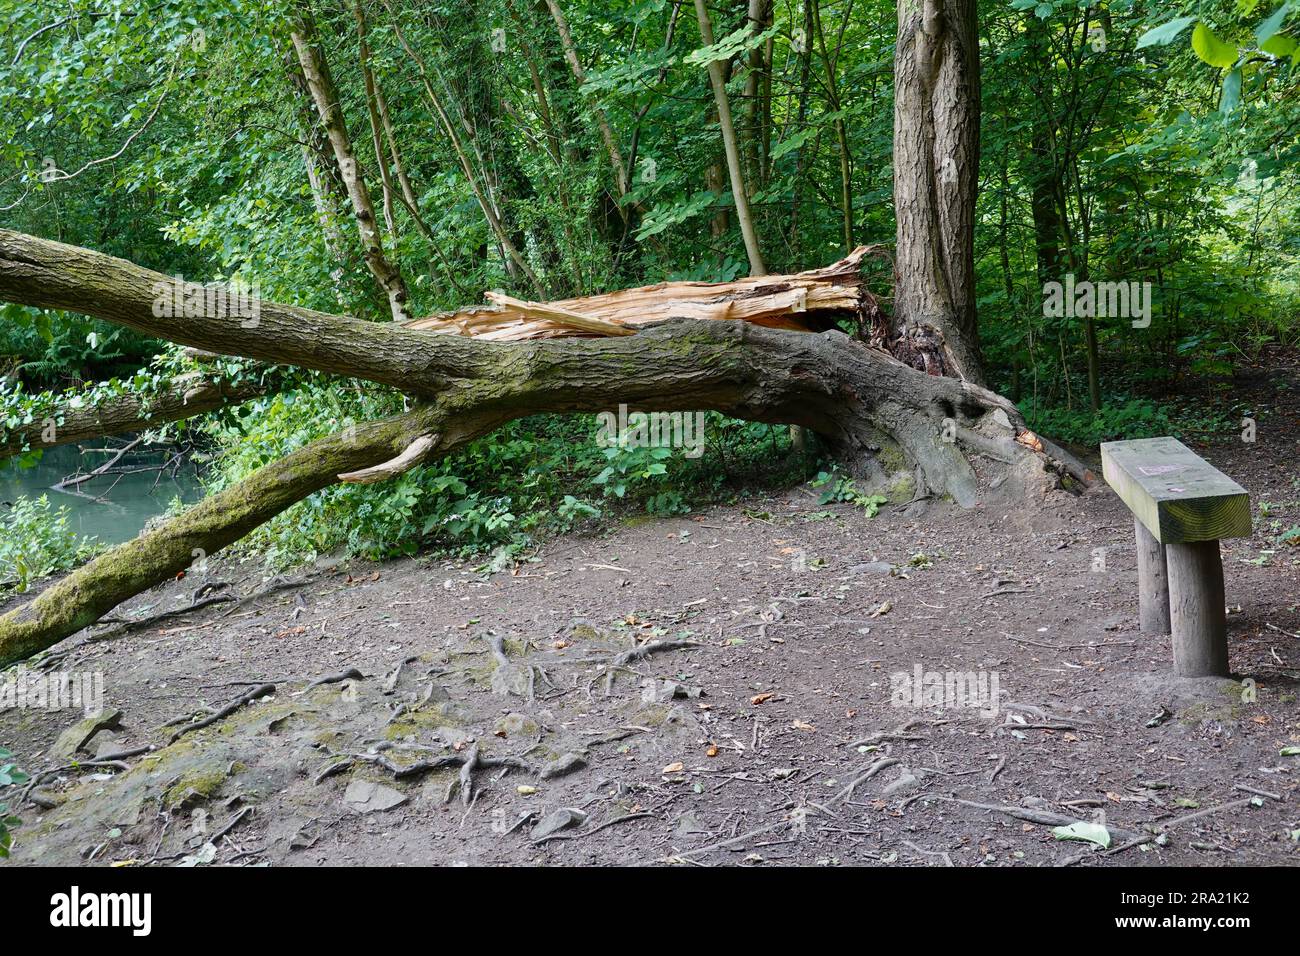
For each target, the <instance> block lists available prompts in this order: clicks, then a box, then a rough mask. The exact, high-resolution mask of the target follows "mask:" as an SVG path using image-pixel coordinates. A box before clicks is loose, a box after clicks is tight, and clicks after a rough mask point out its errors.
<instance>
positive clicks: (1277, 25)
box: [1255, 3, 1291, 48]
mask: <svg viewBox="0 0 1300 956" xmlns="http://www.w3.org/2000/svg"><path fill="white" fill-rule="evenodd" d="M1290 10H1291V4H1290V3H1284V4H1282V6H1280V7H1278V8H1277V9H1276V10H1274V11H1273V15H1272V16H1271V17H1269V18H1268V19H1267V20H1265V21H1264V22H1263V23H1261V24H1260V25H1259V26H1257V27H1256V28H1255V40H1256V41H1257V42H1258V43H1259V45H1260V47H1261V48H1263V46H1264V44H1265V43H1267V42H1268V39H1269V37H1271V36H1273V35H1274V34H1276V33H1277V32H1278V31H1279V30H1281V29H1282V21H1283V20H1285V19H1286V15H1287V14H1288V13H1289V12H1290Z"/></svg>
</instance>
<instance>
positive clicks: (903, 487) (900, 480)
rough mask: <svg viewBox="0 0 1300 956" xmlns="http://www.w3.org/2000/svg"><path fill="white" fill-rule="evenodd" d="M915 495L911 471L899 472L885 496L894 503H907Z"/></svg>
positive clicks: (913, 478) (914, 479) (914, 483)
mask: <svg viewBox="0 0 1300 956" xmlns="http://www.w3.org/2000/svg"><path fill="white" fill-rule="evenodd" d="M915 495H916V478H915V477H914V476H913V475H912V473H911V472H899V473H898V475H897V477H895V479H894V480H893V482H891V483H890V485H889V490H888V491H887V492H886V496H887V497H888V498H889V500H890V501H892V502H893V503H894V504H907V502H909V501H911V500H912V498H913V497H914V496H915Z"/></svg>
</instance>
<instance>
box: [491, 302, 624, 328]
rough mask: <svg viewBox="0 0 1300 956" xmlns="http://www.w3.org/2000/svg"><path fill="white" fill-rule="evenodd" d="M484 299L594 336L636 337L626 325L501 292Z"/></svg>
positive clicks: (528, 316)
mask: <svg viewBox="0 0 1300 956" xmlns="http://www.w3.org/2000/svg"><path fill="white" fill-rule="evenodd" d="M485 298H486V299H487V300H488V301H489V302H492V303H493V304H495V305H499V306H501V307H502V308H504V309H510V310H512V311H514V312H517V313H519V314H520V315H521V316H525V317H527V318H529V319H540V320H542V321H544V322H553V323H555V324H556V325H562V326H565V327H566V328H573V329H578V330H580V331H582V332H592V333H594V334H596V335H636V330H635V329H629V328H628V327H627V326H626V325H618V324H617V323H614V322H607V321H605V320H604V319H596V318H592V317H591V316H589V315H583V314H582V313H580V312H574V311H572V310H570V309H564V308H561V307H560V306H557V305H554V304H552V303H548V302H525V301H524V300H523V299H515V298H511V297H510V296H508V295H506V294H505V293H502V292H489V293H487V295H486V296H485Z"/></svg>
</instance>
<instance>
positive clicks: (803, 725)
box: [790, 720, 817, 730]
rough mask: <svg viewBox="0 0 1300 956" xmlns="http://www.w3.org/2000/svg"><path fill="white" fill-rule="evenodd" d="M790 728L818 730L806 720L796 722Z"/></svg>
mask: <svg viewBox="0 0 1300 956" xmlns="http://www.w3.org/2000/svg"><path fill="white" fill-rule="evenodd" d="M790 726H791V727H793V728H794V729H795V730H816V729H817V728H816V727H814V726H813V725H812V724H810V723H808V722H807V721H806V720H796V721H795V722H794V723H793V724H791V725H790Z"/></svg>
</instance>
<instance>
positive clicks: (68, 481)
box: [53, 438, 144, 491]
mask: <svg viewBox="0 0 1300 956" xmlns="http://www.w3.org/2000/svg"><path fill="white" fill-rule="evenodd" d="M142 441H144V439H143V438H136V439H134V440H132V441H130V442H128V443H127V444H126V445H124V446H123V447H121V448H119V449H118V450H117V454H115V455H114V456H113V457H112V458H110V459H109V460H108V461H106V462H104V463H103V464H102V465H100V466H99V467H98V468H96V469H94V470H93V471H90V472H87V473H86V474H84V475H77V476H75V477H69V478H64V479H63V480H62V481H60V482H59V483H58V484H57V485H54V486H53V487H54V490H55V491H63V490H64V489H65V488H67V487H68V486H69V485H80V484H83V483H84V482H87V481H90V480H91V479H93V478H98V477H99V476H100V475H102V474H104V473H105V472H107V471H108V470H109V469H110V468H112V467H113V466H114V465H116V464H117V463H118V462H119V461H121V460H122V456H123V455H125V454H126V453H127V452H129V451H131V450H132V449H133V448H135V447H136V446H137V445H139V444H140V442H142Z"/></svg>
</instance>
